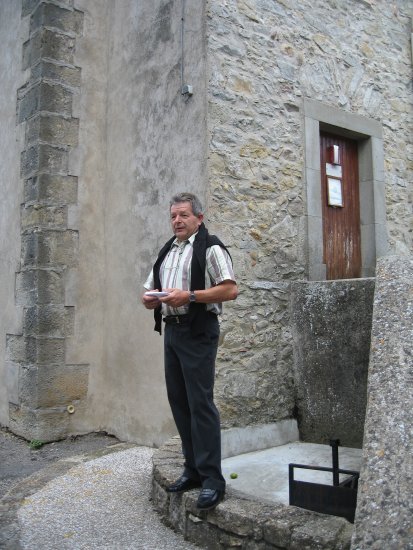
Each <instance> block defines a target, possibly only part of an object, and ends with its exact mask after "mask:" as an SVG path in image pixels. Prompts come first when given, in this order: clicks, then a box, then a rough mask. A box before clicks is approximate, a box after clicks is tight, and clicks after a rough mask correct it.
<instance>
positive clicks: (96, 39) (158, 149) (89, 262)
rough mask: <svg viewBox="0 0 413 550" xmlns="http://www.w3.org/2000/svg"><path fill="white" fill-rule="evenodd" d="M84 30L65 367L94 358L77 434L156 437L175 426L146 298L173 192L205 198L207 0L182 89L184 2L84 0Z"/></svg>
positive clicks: (196, 12)
mask: <svg viewBox="0 0 413 550" xmlns="http://www.w3.org/2000/svg"><path fill="white" fill-rule="evenodd" d="M75 4H76V6H75V7H76V8H77V9H79V10H81V11H83V12H84V33H83V37H82V38H80V39H79V40H78V49H77V63H78V64H79V65H80V66H81V68H82V92H81V95H80V97H79V101H78V106H77V109H78V112H77V116H79V118H80V136H79V147H78V148H77V150H76V151H75V152H74V154H73V155H72V158H71V169H72V173H74V174H77V175H79V191H78V193H79V195H78V207H77V209H75V210H73V213H72V214H73V224H74V227H76V228H77V229H79V267H78V269H76V270H72V272H71V273H70V274H69V278H70V285H69V288H70V290H69V292H68V296H67V303H68V304H71V305H75V312H76V313H75V331H74V336H73V338H72V341H71V342H69V345H68V349H67V361H68V362H75V363H79V362H85V363H89V364H90V371H89V372H90V376H89V391H88V400H87V406H86V408H85V412H84V414H82V415H79V419H78V420H77V429H78V430H79V431H87V430H90V429H94V430H96V429H105V430H107V431H108V432H111V433H114V434H116V435H117V436H118V437H120V438H122V439H129V440H134V441H139V442H141V443H144V444H150V445H151V444H159V443H160V442H162V441H163V440H164V439H165V438H166V437H168V436H170V435H171V434H172V433H174V425H173V422H172V420H171V417H170V412H169V406H168V404H167V400H166V392H165V388H164V377H163V367H162V363H163V361H162V346H163V340H162V339H161V338H160V337H159V335H158V334H157V333H155V332H154V331H153V314H152V312H149V311H146V310H145V309H144V308H143V306H142V305H141V304H140V295H141V292H142V290H143V289H142V285H143V283H144V281H145V279H146V277H147V275H148V273H149V271H150V268H151V265H152V262H153V261H154V258H155V255H156V253H157V251H158V249H159V248H160V246H161V245H162V244H163V242H164V241H165V240H166V239H167V238H169V236H170V230H169V220H168V205H169V199H170V197H171V195H172V194H173V193H174V192H177V191H181V190H190V191H193V192H196V193H197V194H199V195H200V196H201V197H202V198H203V199H205V196H206V161H205V158H206V141H205V140H206V101H205V98H206V93H205V50H204V48H205V44H204V41H203V39H202V37H203V25H204V17H203V2H202V1H201V0H197V1H195V2H191V3H188V5H187V8H186V12H185V29H184V53H185V67H184V68H185V74H186V76H187V77H188V79H189V80H190V82H189V83H190V84H192V85H193V86H194V95H193V97H191V98H188V97H186V96H183V95H182V94H181V65H180V61H181V4H180V3H177V2H173V1H163V2H150V3H148V2H143V3H142V2H141V3H138V2H134V1H132V0H128V1H125V0H122V1H115V2H105V3H102V2H98V1H93V0H92V1H90V0H87V1H83V0H78V1H77V2H76V3H75Z"/></svg>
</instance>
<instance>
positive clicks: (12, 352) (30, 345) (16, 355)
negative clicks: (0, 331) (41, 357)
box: [6, 334, 36, 363]
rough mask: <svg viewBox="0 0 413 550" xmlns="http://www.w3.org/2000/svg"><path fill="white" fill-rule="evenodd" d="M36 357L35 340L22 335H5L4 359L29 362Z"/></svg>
mask: <svg viewBox="0 0 413 550" xmlns="http://www.w3.org/2000/svg"><path fill="white" fill-rule="evenodd" d="M35 359H36V342H35V341H34V340H33V339H31V338H30V339H28V338H26V337H25V336H24V335H16V334H7V335H6V360H9V361H13V362H14V363H29V362H31V361H34V360H35Z"/></svg>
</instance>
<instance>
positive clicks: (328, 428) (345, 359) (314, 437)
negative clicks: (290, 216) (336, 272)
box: [291, 279, 374, 448]
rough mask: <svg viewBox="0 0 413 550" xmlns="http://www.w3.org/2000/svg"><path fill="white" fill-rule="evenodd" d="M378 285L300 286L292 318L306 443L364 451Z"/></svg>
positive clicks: (368, 282)
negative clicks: (336, 441)
mask: <svg viewBox="0 0 413 550" xmlns="http://www.w3.org/2000/svg"><path fill="white" fill-rule="evenodd" d="M373 293H374V279H351V280H345V281H329V282H310V283H294V284H292V291H291V316H292V322H293V325H292V327H293V328H292V331H293V338H294V353H295V361H294V372H295V390H296V396H297V409H298V421H299V430H300V438H301V440H302V441H311V442H316V443H317V442H318V443H328V440H329V439H332V438H339V439H340V441H341V444H342V445H344V446H346V447H358V448H361V445H362V439H363V430H364V417H365V410H366V391H367V370H368V362H369V350H370V331H371V318H372V309H373Z"/></svg>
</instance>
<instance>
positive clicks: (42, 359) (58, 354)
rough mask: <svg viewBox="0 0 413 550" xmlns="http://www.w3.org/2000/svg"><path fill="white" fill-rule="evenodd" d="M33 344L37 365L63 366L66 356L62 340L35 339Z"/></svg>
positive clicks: (63, 340)
mask: <svg viewBox="0 0 413 550" xmlns="http://www.w3.org/2000/svg"><path fill="white" fill-rule="evenodd" d="M35 344H36V363H37V364H38V365H45V364H47V365H61V366H63V365H64V363H65V354H66V340H65V339H64V338H36V339H35Z"/></svg>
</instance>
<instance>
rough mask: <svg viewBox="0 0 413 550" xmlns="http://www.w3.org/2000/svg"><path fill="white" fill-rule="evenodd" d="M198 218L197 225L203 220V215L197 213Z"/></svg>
mask: <svg viewBox="0 0 413 550" xmlns="http://www.w3.org/2000/svg"><path fill="white" fill-rule="evenodd" d="M198 220H199V225H201V223H202V222H203V221H204V215H203V214H198Z"/></svg>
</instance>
